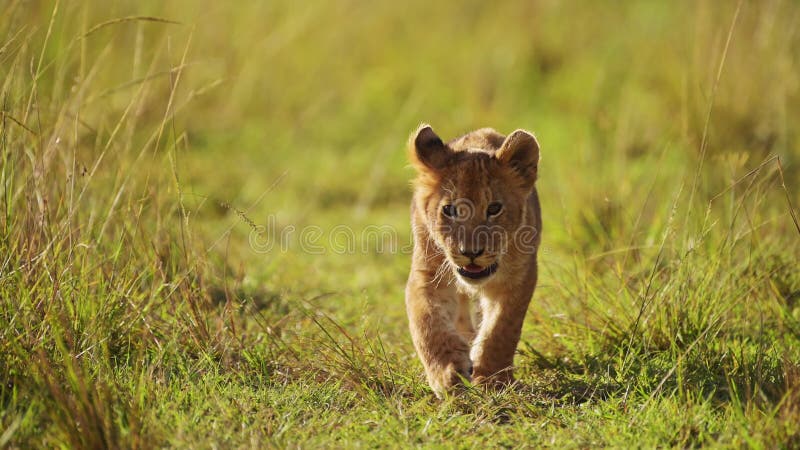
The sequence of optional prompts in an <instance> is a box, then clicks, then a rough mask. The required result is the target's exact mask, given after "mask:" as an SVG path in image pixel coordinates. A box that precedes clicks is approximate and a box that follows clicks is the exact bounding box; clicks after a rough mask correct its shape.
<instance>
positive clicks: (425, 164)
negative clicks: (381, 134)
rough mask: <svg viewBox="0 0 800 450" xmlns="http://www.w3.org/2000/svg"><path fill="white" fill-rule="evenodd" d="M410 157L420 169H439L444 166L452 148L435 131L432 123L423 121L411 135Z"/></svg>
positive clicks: (409, 143)
mask: <svg viewBox="0 0 800 450" xmlns="http://www.w3.org/2000/svg"><path fill="white" fill-rule="evenodd" d="M408 150H409V159H410V160H411V163H412V164H414V166H415V167H416V168H417V170H419V171H430V170H433V171H437V170H439V169H441V168H442V167H444V165H445V163H446V162H447V159H448V157H449V156H450V154H451V150H450V149H449V148H447V146H446V145H444V142H442V140H441V138H439V136H437V135H436V133H434V132H433V128H431V126H430V125H428V124H425V123H423V124H422V125H420V126H419V128H418V129H417V131H416V132H415V133H414V134H413V135H411V139H409V142H408Z"/></svg>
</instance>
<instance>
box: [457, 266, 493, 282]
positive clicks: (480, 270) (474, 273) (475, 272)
mask: <svg viewBox="0 0 800 450" xmlns="http://www.w3.org/2000/svg"><path fill="white" fill-rule="evenodd" d="M457 271H458V274H459V275H461V276H462V277H464V278H470V279H473V280H480V279H481V278H486V277H488V276H489V275H491V274H493V273H495V272H496V271H497V263H494V264H492V265H490V266H486V267H481V266H479V265H477V264H469V265H466V266H464V267H459V268H458V269H457Z"/></svg>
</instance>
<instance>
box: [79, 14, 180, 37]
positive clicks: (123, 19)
mask: <svg viewBox="0 0 800 450" xmlns="http://www.w3.org/2000/svg"><path fill="white" fill-rule="evenodd" d="M125 22H156V23H166V24H170V25H183V23H181V22H178V21H176V20H170V19H164V18H161V17H151V16H129V17H120V18H118V19H112V20H107V21H105V22H102V23H98V24H97V25H95V26H93V27H92V28H89V30H87V31H86V32H85V33H83V34H82V35H81V38H86V37H88V36H89V35H91V34H92V33H95V32H96V31H98V30H101V29H103V28H105V27H107V26H110V25H116V24H119V23H125Z"/></svg>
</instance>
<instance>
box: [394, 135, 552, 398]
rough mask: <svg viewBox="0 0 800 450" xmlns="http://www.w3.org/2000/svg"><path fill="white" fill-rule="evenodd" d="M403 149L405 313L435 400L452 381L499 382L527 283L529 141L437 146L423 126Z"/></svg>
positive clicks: (471, 139)
mask: <svg viewBox="0 0 800 450" xmlns="http://www.w3.org/2000/svg"><path fill="white" fill-rule="evenodd" d="M408 147H409V157H410V159H411V162H412V164H413V165H414V167H415V168H416V170H417V178H416V180H415V182H414V197H413V200H412V202H411V226H412V229H413V233H414V253H413V257H412V261H411V273H410V274H409V276H408V284H407V286H406V309H407V312H408V320H409V325H410V328H411V337H412V339H413V341H414V347H415V348H416V350H417V354H418V355H419V357H420V359H421V360H422V364H423V365H424V366H425V374H426V375H427V378H428V383H429V384H430V386H431V388H432V389H433V391H434V392H435V393H436V394H437V395H438V396H442V394H443V393H444V392H446V391H448V390H449V389H450V388H451V387H453V386H455V385H458V384H459V383H460V382H461V380H462V378H463V379H466V380H471V381H472V382H473V383H477V384H481V383H482V384H489V385H493V386H498V385H504V384H508V383H510V382H512V381H513V375H512V363H513V361H514V352H515V351H516V347H517V343H518V342H519V338H520V332H521V329H522V322H523V320H524V318H525V312H526V311H527V309H528V303H529V302H530V300H531V296H532V295H533V290H534V288H535V287H536V277H537V269H536V252H537V249H538V247H539V242H540V233H541V229H542V219H541V212H540V208H539V198H538V196H537V193H536V188H535V187H534V183H535V181H536V176H537V170H538V163H539V144H538V143H537V142H536V138H534V137H533V135H532V134H531V133H529V132H527V131H524V130H517V131H515V132H513V133H511V134H510V135H509V136H508V137H504V136H503V135H501V134H499V133H497V132H496V131H494V130H493V129H491V128H482V129H480V130H477V131H473V132H471V133H469V134H467V135H465V136H462V137H460V138H458V139H455V140H452V141H450V142H448V143H444V142H442V140H441V139H440V138H439V136H437V135H436V133H434V132H433V129H431V127H430V126H428V125H425V124H423V125H421V126H420V127H419V129H418V130H417V131H416V133H414V134H413V135H412V137H411V139H410V140H409V145H408ZM474 298H477V299H478V302H477V303H478V311H477V314H476V316H477V317H476V318H477V319H478V320H477V331H476V329H475V327H474V326H473V321H472V315H471V314H470V305H471V303H472V302H471V300H472V299H474Z"/></svg>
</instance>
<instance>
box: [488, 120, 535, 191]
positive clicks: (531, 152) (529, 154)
mask: <svg viewBox="0 0 800 450" xmlns="http://www.w3.org/2000/svg"><path fill="white" fill-rule="evenodd" d="M495 158H497V159H498V160H500V162H502V163H504V164H508V165H510V166H511V167H513V168H514V170H516V171H517V173H519V174H520V175H522V177H523V178H524V180H525V184H526V185H528V186H533V183H534V182H535V181H536V176H537V172H538V168H539V143H538V142H536V138H535V137H533V135H532V134H531V133H529V132H527V131H525V130H517V131H515V132H513V133H511V134H509V135H508V137H507V138H506V140H505V141H503V145H502V146H500V150H498V151H497V153H495Z"/></svg>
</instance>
